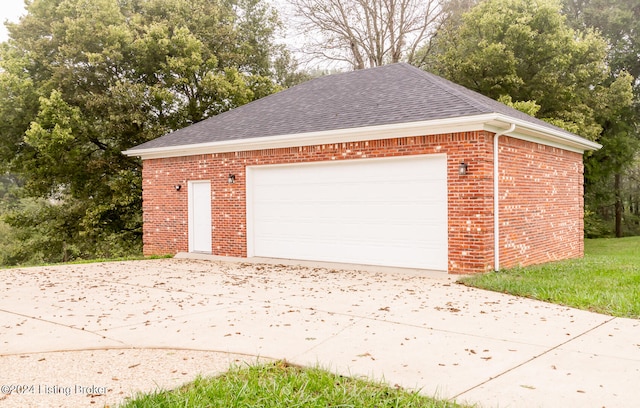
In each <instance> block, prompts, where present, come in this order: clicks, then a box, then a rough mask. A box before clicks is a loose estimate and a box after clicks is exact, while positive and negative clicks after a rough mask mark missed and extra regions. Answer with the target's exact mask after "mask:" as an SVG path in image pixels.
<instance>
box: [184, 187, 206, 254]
mask: <svg viewBox="0 0 640 408" xmlns="http://www.w3.org/2000/svg"><path fill="white" fill-rule="evenodd" d="M189 252H205V253H211V181H209V180H204V181H190V182H189Z"/></svg>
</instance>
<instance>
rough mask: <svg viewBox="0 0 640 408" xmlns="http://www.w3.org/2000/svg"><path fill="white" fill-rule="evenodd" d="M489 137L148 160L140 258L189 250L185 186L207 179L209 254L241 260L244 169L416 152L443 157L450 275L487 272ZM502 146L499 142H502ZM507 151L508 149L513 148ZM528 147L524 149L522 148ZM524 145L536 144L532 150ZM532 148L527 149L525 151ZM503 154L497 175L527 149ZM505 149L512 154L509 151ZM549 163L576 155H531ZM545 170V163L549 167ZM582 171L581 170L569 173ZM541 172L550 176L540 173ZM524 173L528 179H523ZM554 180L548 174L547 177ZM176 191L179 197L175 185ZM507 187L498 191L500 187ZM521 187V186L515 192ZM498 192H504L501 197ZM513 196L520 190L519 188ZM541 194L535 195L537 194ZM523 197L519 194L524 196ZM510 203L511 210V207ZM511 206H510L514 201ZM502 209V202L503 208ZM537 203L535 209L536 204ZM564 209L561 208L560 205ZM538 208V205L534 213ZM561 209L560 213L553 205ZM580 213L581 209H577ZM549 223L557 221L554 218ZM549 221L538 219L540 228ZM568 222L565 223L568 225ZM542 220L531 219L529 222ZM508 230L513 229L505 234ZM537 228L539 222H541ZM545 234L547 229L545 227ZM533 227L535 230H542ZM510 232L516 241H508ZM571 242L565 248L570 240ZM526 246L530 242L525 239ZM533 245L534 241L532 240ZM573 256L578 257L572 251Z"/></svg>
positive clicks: (509, 258) (525, 258)
mask: <svg viewBox="0 0 640 408" xmlns="http://www.w3.org/2000/svg"><path fill="white" fill-rule="evenodd" d="M492 139H493V134H492V133H490V132H484V131H477V132H464V133H452V134H443V135H431V136H419V137H404V138H396V139H384V140H369V141H361V142H351V143H338V144H325V145H317V146H304V147H292V148H281V149H267V150H257V151H246V152H233V153H218V154H207V155H198V156H188V157H179V158H166V159H149V160H145V161H144V165H143V180H144V182H143V211H144V252H145V254H146V255H152V254H174V253H177V252H186V251H188V231H187V227H188V208H187V205H188V202H187V201H188V188H187V182H188V181H189V180H205V179H208V180H211V194H212V242H213V244H212V253H213V254H214V255H223V256H241V257H243V256H246V253H247V247H246V219H245V214H246V195H245V181H246V180H245V175H246V171H245V168H246V166H250V165H265V164H284V163H300V162H314V161H327V160H363V159H366V158H378V157H397V156H407V155H416V154H434V153H446V154H447V177H448V190H449V193H448V207H449V237H448V245H449V272H450V273H472V272H482V271H488V270H491V269H492V268H493V198H492V197H493V173H492V171H493V164H492V163H493V156H492V152H493V150H492ZM504 140H507V139H506V138H504V139H502V141H504ZM512 145H513V146H512ZM527 146H528V145H527ZM531 146H538V145H533V144H531ZM531 148H534V147H531ZM504 149H505V152H506V153H505V154H506V155H507V156H508V157H507V158H506V161H505V165H504V169H505V171H506V169H508V168H511V167H513V166H516V167H517V166H518V165H519V164H518V162H519V159H518V156H519V155H522V154H529V153H528V151H527V150H526V149H527V148H526V147H521V146H519V145H518V141H513V142H509V145H508V146H507V145H505V148H504ZM508 149H511V150H508ZM554 157H561V158H564V160H565V162H564V165H569V163H570V162H577V164H576V163H574V164H573V165H574V166H578V165H579V166H581V163H582V158H581V156H580V155H579V154H569V153H567V152H563V151H558V152H556V153H555V156H553V157H549V158H542V156H541V155H538V156H535V157H534V159H532V160H536V158H537V159H540V160H544V162H545V163H547V162H549V163H551V164H553V165H554V169H555V168H556V167H558V168H559V167H560V166H559V165H558V163H556V162H555V159H554ZM461 161H464V162H465V163H468V165H469V172H468V174H467V175H464V176H460V175H458V165H459V163H460V162H461ZM551 164H548V165H551ZM575 170H576V171H581V167H579V168H578V167H576V168H575ZM558 171H559V172H560V173H558V174H559V175H558V177H556V178H558V181H557V182H554V185H557V187H556V188H561V186H560V184H562V183H561V182H560V179H561V178H562V174H564V172H563V171H562V170H558ZM547 173H549V172H548V171H547ZM229 174H235V175H236V182H235V184H228V183H227V177H228V175H229ZM528 174H529V173H527V174H526V175H527V177H528ZM554 174H555V173H554ZM504 177H505V181H506V182H508V181H509V179H508V178H509V177H513V175H512V172H510V171H509V172H505V176H504ZM520 182H528V180H527V179H522V178H519V179H518V183H520ZM569 184H571V187H567V188H566V189H564V190H562V191H563V192H562V193H561V194H560V195H558V196H557V197H556V198H557V200H558V201H559V200H561V197H565V196H566V195H567V194H571V193H573V192H575V193H576V194H577V195H578V196H579V197H575V198H571V200H572V201H571V204H566V205H568V206H569V207H571V208H573V206H574V204H576V203H581V202H582V201H581V200H582V195H581V193H580V194H578V190H580V191H581V185H580V186H575V185H574V183H573V181H572V182H571V183H569ZM175 185H182V189H181V190H180V191H176V190H175V188H174V186H175ZM527 185H530V187H526V188H525V189H524V190H522V192H519V193H518V195H521V197H522V198H523V199H525V198H526V199H528V197H529V196H530V193H534V191H533V190H535V189H536V188H537V187H536V185H535V184H531V183H528V184H527ZM507 188H508V187H505V189H507ZM518 188H520V187H518ZM506 191H507V190H505V193H503V194H506ZM509 191H511V192H512V193H510V195H509V194H507V201H505V210H504V211H505V222H507V223H509V224H508V225H507V226H505V227H503V228H505V230H506V231H507V232H508V234H509V235H508V239H507V240H505V242H504V244H503V245H504V246H506V247H507V248H508V249H511V248H515V249H516V251H515V252H516V253H518V254H519V252H518V251H520V250H521V249H522V247H521V246H519V245H522V244H523V242H521V241H520V237H519V236H517V234H516V232H515V231H516V230H517V228H518V222H516V219H518V217H522V216H523V215H522V213H518V212H516V211H512V210H511V209H510V208H511V207H510V206H513V205H516V206H517V205H520V207H519V208H522V205H521V204H517V203H515V201H513V199H514V197H515V196H514V194H513V192H514V191H516V190H515V189H514V187H511V188H510V190H509ZM518 191H520V190H518ZM541 191H542V190H541ZM525 193H526V194H525ZM512 201H513V202H514V203H515V204H511V203H512ZM516 201H517V200H516ZM507 203H509V204H507ZM540 205H541V204H540ZM563 205H565V204H563ZM551 207H552V206H548V207H545V209H546V211H547V213H546V214H548V215H551V214H550V213H549V212H550V211H553V209H552V208H551ZM536 208H538V206H537V207H536ZM559 208H560V207H559ZM580 211H582V210H581V207H580ZM565 212H566V213H567V214H566V215H565V218H563V220H564V221H563V222H562V224H557V225H558V228H557V229H556V230H554V231H555V233H556V234H559V235H558V236H560V233H561V231H562V228H563V226H566V225H567V223H570V222H573V225H572V227H573V228H576V229H580V233H581V225H582V224H581V222H582V220H581V218H580V217H579V218H580V219H579V220H578V219H573V218H572V217H573V216H578V215H581V213H580V214H577V213H575V211H573V210H566V211H565ZM554 217H556V216H554ZM550 218H553V217H545V218H544V220H545V222H546V221H548V220H549V219H550ZM571 220H572V221H571ZM538 221H541V219H540V218H536V222H538ZM509 225H511V226H514V228H515V229H512V230H509ZM541 225H542V224H541ZM544 225H545V226H544V228H547V227H546V224H544ZM544 228H540V229H539V230H544ZM533 229H535V228H533V227H532V229H531V233H530V234H528V237H529V240H531V239H533V237H534V233H533ZM514 234H516V235H514ZM572 237H573V238H574V239H575V242H573V243H572V244H570V243H569V240H570V239H571V238H572ZM576 237H577V235H575V234H563V235H562V238H559V239H558V243H562V248H561V249H559V250H558V251H555V252H554V253H553V255H551V257H559V256H561V254H562V253H567V254H568V253H569V251H567V249H566V247H567V245H568V246H571V245H573V246H576V247H579V249H580V251H579V253H580V254H581V248H582V247H581V245H582V236H581V235H580V237H579V239H576ZM525 242H531V243H533V241H525ZM536 242H537V241H536ZM536 251H537V250H532V249H531V248H528V249H526V251H525V255H518V256H515V255H514V251H505V252H503V255H504V258H501V259H504V262H512V263H513V262H523V263H530V262H529V261H533V262H538V261H539V260H541V259H542V257H541V256H540V255H539V254H538V253H537V252H536ZM571 253H572V254H574V253H575V254H576V255H574V256H577V254H578V252H571Z"/></svg>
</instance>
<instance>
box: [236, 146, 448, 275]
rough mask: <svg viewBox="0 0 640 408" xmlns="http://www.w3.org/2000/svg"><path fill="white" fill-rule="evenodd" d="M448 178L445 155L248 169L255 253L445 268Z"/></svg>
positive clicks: (249, 220)
mask: <svg viewBox="0 0 640 408" xmlns="http://www.w3.org/2000/svg"><path fill="white" fill-rule="evenodd" d="M446 174H447V158H446V155H423V156H411V157H404V158H391V159H361V160H349V161H340V162H329V163H327V162H323V163H316V164H296V165H271V166H252V167H248V168H247V232H248V235H247V250H248V251H247V252H248V256H264V257H274V258H288V259H304V260H316V261H332V262H346V263H358V264H367V265H384V266H399V267H408V268H423V269H433V270H442V271H446V270H447V255H448V253H447V175H446Z"/></svg>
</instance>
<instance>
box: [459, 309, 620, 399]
mask: <svg viewBox="0 0 640 408" xmlns="http://www.w3.org/2000/svg"><path fill="white" fill-rule="evenodd" d="M614 320H616V318H615V317H612V318H611V319H608V320H605V321H604V322H602V323H600V324H598V325H596V326H594V327H591V328H590V329H589V330H586V331H584V332H582V333H580V334H578V335H577V336H574V337H572V338H570V339H569V340H567V341H564V342H562V343H560V344H558V345H555V346H553V347H551V348H550V349H548V350H545V351H543V352H542V353H540V354H537V355H535V356H533V357H531V358H530V359H528V360H526V361H523V362H522V363H520V364H517V365H515V366H513V367H511V368H509V369H508V370H505V371H503V372H501V373H499V374H498V375H495V376H493V377H490V378H489V379H487V380H485V381H483V382H481V383H480V384H476V385H474V386H473V387H471V388H469V389H467V390H464V391H462V392H460V393H458V394H456V395H454V396H453V397H451V398H450V399H451V400H455V399H457V398H459V397H461V396H462V395H464V394H466V393H468V392H470V391H472V390H474V389H476V388H478V387H481V386H483V385H485V384H487V383H490V382H491V381H493V380H495V379H497V378H500V377H502V376H503V375H505V374H507V373H510V372H511V371H514V370H516V369H518V368H520V367H522V366H524V365H526V364H528V363H530V362H532V361H533V360H536V359H538V358H540V357H542V356H544V355H547V354H549V353H551V352H552V351H554V350H556V349H558V348H560V347H562V346H565V345H567V344H569V343H571V342H573V341H575V340H577V339H579V338H581V337H582V336H584V335H586V334H588V333H590V332H592V331H594V330H596V329H598V328H600V327H602V326H604V325H606V324H608V323H611V322H612V321H614Z"/></svg>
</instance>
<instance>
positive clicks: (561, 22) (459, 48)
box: [428, 0, 629, 140]
mask: <svg viewBox="0 0 640 408" xmlns="http://www.w3.org/2000/svg"><path fill="white" fill-rule="evenodd" d="M560 11H561V6H560V4H559V3H558V2H557V1H555V0H533V1H524V0H486V1H483V2H480V3H479V4H478V5H477V6H475V7H473V8H472V9H471V10H470V11H469V12H467V13H465V14H464V15H463V17H462V20H461V23H460V25H459V26H453V27H447V28H446V29H444V30H443V31H442V32H441V34H439V36H438V40H437V41H438V44H437V48H436V55H434V56H433V57H432V61H433V62H432V63H431V66H429V67H428V69H431V70H434V71H436V73H439V74H441V75H443V76H445V77H447V78H449V79H451V80H452V81H454V82H456V83H459V84H461V85H464V86H466V87H468V88H470V89H473V90H475V91H477V92H480V93H482V94H484V95H487V96H489V97H491V98H493V99H496V100H497V99H499V98H501V97H504V96H509V97H511V98H512V100H513V101H514V102H527V101H531V102H534V103H535V104H537V105H538V106H539V107H540V108H539V110H538V112H537V116H538V117H540V118H542V119H544V120H547V121H549V122H551V123H553V124H556V125H558V126H561V127H564V128H565V129H567V130H569V131H572V132H575V133H578V134H580V135H582V136H584V137H587V138H589V139H591V140H597V139H598V138H599V136H600V134H601V132H602V126H601V125H600V124H599V123H598V120H597V117H596V116H597V114H598V113H599V112H601V111H602V110H603V109H607V110H615V109H620V108H622V107H623V106H626V104H628V101H627V99H626V98H625V97H624V95H619V96H621V98H619V99H618V98H616V97H615V96H613V95H612V94H611V93H612V92H616V91H620V92H622V93H623V94H624V93H625V92H627V91H626V90H625V89H626V85H625V84H628V82H629V77H628V76H627V75H621V76H620V78H619V82H620V83H619V86H616V87H610V86H609V83H608V80H609V68H608V66H607V61H606V52H607V44H606V42H605V41H604V39H603V38H602V37H600V36H599V35H598V34H597V33H595V32H593V31H586V32H581V31H576V30H574V29H572V28H570V27H569V26H568V24H567V22H566V18H565V17H564V16H563V15H562V14H561V13H560ZM604 101H607V102H611V103H614V105H613V106H608V105H606V104H605V103H604Z"/></svg>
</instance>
